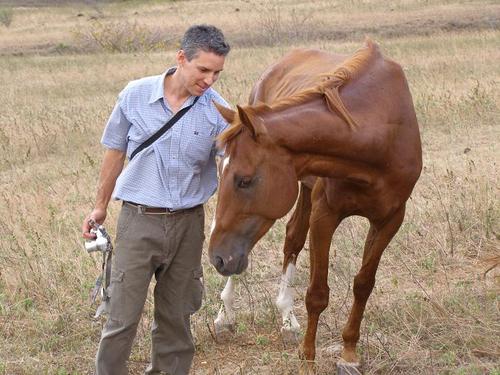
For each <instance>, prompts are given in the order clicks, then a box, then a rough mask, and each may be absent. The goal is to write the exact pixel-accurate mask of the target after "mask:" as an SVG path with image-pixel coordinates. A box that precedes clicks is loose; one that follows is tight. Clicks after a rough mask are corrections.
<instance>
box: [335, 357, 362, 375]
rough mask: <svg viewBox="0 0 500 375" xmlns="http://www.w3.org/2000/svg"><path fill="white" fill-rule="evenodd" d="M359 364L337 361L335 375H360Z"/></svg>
mask: <svg viewBox="0 0 500 375" xmlns="http://www.w3.org/2000/svg"><path fill="white" fill-rule="evenodd" d="M362 374H363V373H362V372H361V365H360V364H359V362H346V361H344V360H343V359H339V360H338V361H337V375H362Z"/></svg>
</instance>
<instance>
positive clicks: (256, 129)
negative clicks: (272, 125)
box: [236, 105, 267, 141]
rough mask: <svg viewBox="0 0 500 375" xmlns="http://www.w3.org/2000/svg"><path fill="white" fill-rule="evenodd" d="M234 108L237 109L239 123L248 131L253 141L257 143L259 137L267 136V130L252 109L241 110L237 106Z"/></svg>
mask: <svg viewBox="0 0 500 375" xmlns="http://www.w3.org/2000/svg"><path fill="white" fill-rule="evenodd" d="M236 108H238V116H239V117H240V121H241V123H242V124H243V125H244V126H246V127H247V128H248V130H250V134H251V135H252V137H253V139H255V140H256V141H257V139H258V138H259V137H260V136H263V135H265V134H267V129H266V127H265V126H264V124H263V122H262V119H261V118H260V117H259V116H257V115H256V114H255V113H254V111H253V109H252V107H246V108H242V107H240V106H239V105H237V106H236Z"/></svg>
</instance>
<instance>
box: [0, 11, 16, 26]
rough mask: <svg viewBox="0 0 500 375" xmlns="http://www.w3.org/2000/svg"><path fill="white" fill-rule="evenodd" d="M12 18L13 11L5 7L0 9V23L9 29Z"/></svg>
mask: <svg viewBox="0 0 500 375" xmlns="http://www.w3.org/2000/svg"><path fill="white" fill-rule="evenodd" d="M13 18H14V9H12V8H7V7H0V23H1V24H2V25H4V26H5V27H9V26H10V24H11V23H12V19H13Z"/></svg>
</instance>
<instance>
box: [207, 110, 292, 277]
mask: <svg viewBox="0 0 500 375" xmlns="http://www.w3.org/2000/svg"><path fill="white" fill-rule="evenodd" d="M218 109H219V111H220V112H221V114H222V115H223V116H224V117H225V118H226V120H227V121H228V122H229V123H230V124H231V129H230V130H229V131H231V130H232V131H234V130H235V129H236V130H237V131H238V133H237V135H234V136H232V137H231V139H230V140H228V141H227V142H226V143H225V145H226V151H225V158H224V160H223V164H222V165H223V168H222V173H221V180H220V186H219V195H218V201H217V209H216V213H215V222H214V224H213V225H214V226H213V227H212V234H211V237H210V244H209V248H208V254H209V257H210V262H211V263H212V264H213V265H214V266H215V268H216V269H217V271H219V273H221V274H223V275H226V276H228V275H232V274H235V273H241V272H242V271H244V270H245V269H246V267H247V265H248V254H249V252H250V250H251V249H252V247H253V246H254V245H255V243H256V242H257V241H258V240H259V239H260V238H261V237H262V236H263V235H264V234H265V233H266V232H267V231H268V230H269V228H271V226H272V225H273V223H274V222H275V221H276V219H278V218H280V217H282V216H284V215H285V214H286V213H287V212H288V211H289V210H290V209H291V208H292V206H293V204H294V202H295V199H296V198H297V193H298V186H297V177H296V173H295V169H294V166H293V163H292V160H291V156H290V154H289V152H288V151H287V150H285V149H284V148H282V147H280V146H279V145H277V144H276V143H275V142H274V141H273V140H272V138H271V136H270V135H269V133H268V131H267V129H266V126H265V124H264V120H263V119H262V117H260V116H259V115H258V114H256V113H255V112H254V109H253V108H252V107H247V108H245V109H243V108H241V107H238V113H236V112H234V111H232V110H229V109H227V108H221V107H219V106H218Z"/></svg>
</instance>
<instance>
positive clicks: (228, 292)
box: [214, 276, 236, 334]
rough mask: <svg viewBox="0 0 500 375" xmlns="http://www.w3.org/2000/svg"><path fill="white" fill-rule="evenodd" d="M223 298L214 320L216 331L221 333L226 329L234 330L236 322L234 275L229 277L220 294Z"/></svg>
mask: <svg viewBox="0 0 500 375" xmlns="http://www.w3.org/2000/svg"><path fill="white" fill-rule="evenodd" d="M220 298H221V299H222V302H223V304H222V306H221V307H220V309H219V314H217V318H216V319H215V321H214V325H215V333H216V334H218V333H221V332H224V331H234V324H235V321H236V319H235V314H234V309H233V303H234V280H233V277H232V276H229V278H228V279H227V283H226V286H225V287H224V289H223V290H222V292H221V294H220Z"/></svg>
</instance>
